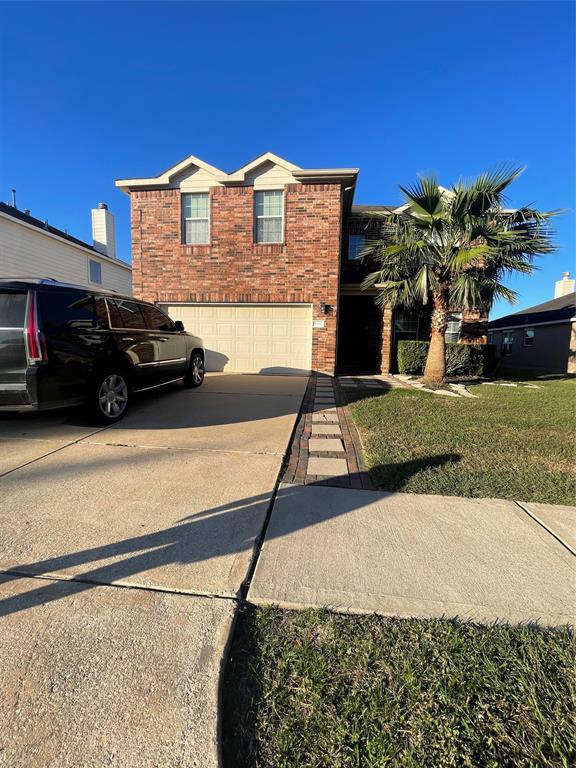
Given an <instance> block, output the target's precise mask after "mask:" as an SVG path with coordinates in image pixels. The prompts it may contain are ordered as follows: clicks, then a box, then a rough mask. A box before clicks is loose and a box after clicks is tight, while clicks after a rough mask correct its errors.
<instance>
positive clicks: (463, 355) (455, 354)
mask: <svg viewBox="0 0 576 768" xmlns="http://www.w3.org/2000/svg"><path fill="white" fill-rule="evenodd" d="M483 368H484V355H483V354H482V347H481V345H480V344H446V375H447V376H482V371H483Z"/></svg>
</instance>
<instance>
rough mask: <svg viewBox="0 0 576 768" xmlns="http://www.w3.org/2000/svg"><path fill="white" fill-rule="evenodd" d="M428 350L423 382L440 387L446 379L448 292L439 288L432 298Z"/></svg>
mask: <svg viewBox="0 0 576 768" xmlns="http://www.w3.org/2000/svg"><path fill="white" fill-rule="evenodd" d="M432 301H433V307H434V308H433V310H432V319H431V322H430V348H429V350H428V357H427V358H426V367H425V368H424V382H425V383H426V384H433V385H436V386H438V385H440V384H443V383H444V379H445V378H446V328H447V326H448V291H447V290H446V289H445V288H444V287H440V288H439V289H438V290H437V291H435V292H434V294H433V296H432Z"/></svg>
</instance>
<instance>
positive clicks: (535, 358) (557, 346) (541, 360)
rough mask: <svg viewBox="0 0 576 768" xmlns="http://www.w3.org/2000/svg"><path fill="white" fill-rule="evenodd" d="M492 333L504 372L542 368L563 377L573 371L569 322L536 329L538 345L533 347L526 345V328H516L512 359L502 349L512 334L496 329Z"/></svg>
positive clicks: (535, 344) (570, 326)
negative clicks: (506, 339)
mask: <svg viewBox="0 0 576 768" xmlns="http://www.w3.org/2000/svg"><path fill="white" fill-rule="evenodd" d="M526 327H531V326H526ZM491 333H492V334H493V338H492V343H493V344H495V345H496V349H497V351H498V356H499V357H500V358H501V365H502V367H503V368H535V369H536V368H539V369H541V370H547V371H558V372H562V373H563V372H565V371H567V370H569V354H570V353H569V350H570V337H571V334H572V333H573V331H572V324H571V323H569V322H565V323H558V324H557V325H536V326H534V343H533V344H532V345H531V346H529V347H526V346H524V344H523V338H524V328H514V329H513V333H514V341H513V344H512V354H511V355H504V354H503V349H502V346H503V341H504V336H505V334H507V333H509V331H502V330H496V329H495V330H493V331H491Z"/></svg>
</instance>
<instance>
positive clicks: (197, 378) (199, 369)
mask: <svg viewBox="0 0 576 768" xmlns="http://www.w3.org/2000/svg"><path fill="white" fill-rule="evenodd" d="M203 379H204V360H202V358H201V357H200V355H196V356H195V357H194V359H193V360H192V380H193V381H194V384H202V380H203Z"/></svg>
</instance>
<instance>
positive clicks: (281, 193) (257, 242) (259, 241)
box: [253, 189, 286, 245]
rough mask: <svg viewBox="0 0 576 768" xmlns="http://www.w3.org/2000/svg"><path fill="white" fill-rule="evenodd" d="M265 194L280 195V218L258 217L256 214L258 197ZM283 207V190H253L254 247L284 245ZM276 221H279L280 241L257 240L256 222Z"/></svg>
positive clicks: (284, 198) (284, 203)
mask: <svg viewBox="0 0 576 768" xmlns="http://www.w3.org/2000/svg"><path fill="white" fill-rule="evenodd" d="M265 192H275V193H280V195H281V199H282V202H281V205H280V210H281V214H280V216H270V215H264V214H262V215H258V214H257V213H256V211H257V204H258V195H262V194H264V193H265ZM285 205H286V195H285V194H284V190H283V189H256V190H254V203H253V215H254V227H253V231H254V235H253V237H254V244H255V245H282V244H283V243H284V219H285ZM265 219H267V220H278V219H280V239H279V240H259V239H258V221H259V220H265Z"/></svg>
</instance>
